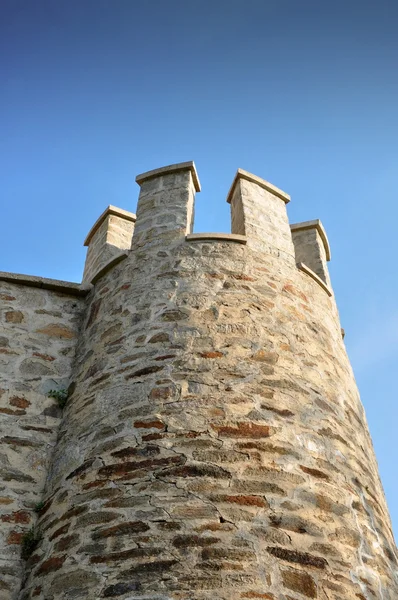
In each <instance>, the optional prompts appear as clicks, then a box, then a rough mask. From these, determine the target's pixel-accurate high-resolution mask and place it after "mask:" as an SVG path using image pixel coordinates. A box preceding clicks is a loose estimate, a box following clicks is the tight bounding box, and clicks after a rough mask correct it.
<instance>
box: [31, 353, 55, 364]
mask: <svg viewBox="0 0 398 600" xmlns="http://www.w3.org/2000/svg"><path fill="white" fill-rule="evenodd" d="M33 356H37V357H38V358H42V359H43V360H46V361H48V362H52V361H53V360H55V357H54V356H50V355H49V354H40V352H33Z"/></svg>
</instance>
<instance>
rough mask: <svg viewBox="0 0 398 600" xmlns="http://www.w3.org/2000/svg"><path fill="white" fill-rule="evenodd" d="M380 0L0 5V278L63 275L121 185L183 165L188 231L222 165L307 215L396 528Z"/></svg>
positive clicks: (391, 70) (393, 211) (220, 204)
mask: <svg viewBox="0 0 398 600" xmlns="http://www.w3.org/2000/svg"><path fill="white" fill-rule="evenodd" d="M397 27H398V3H397V2H396V0H391V1H386V0H374V1H367V0H345V1H344V2H343V1H342V0H333V1H330V2H326V1H322V0H321V1H320V0H300V1H299V0H239V1H236V0H212V1H208V0H200V1H198V2H194V1H193V0H192V1H190V0H167V1H166V0H148V1H146V0H141V1H139V0H34V1H32V0H2V1H1V3H0V165H1V184H0V195H1V221H2V228H1V237H0V270H4V271H14V272H19V273H28V274H37V275H43V276H47V277H54V278H58V279H66V280H72V281H79V280H80V278H81V274H82V269H83V262H84V256H85V250H84V248H83V246H82V243H83V240H84V238H85V235H86V234H87V232H88V230H89V229H90V227H91V225H92V224H93V223H94V221H95V219H96V218H97V217H98V216H99V214H100V213H101V212H102V210H103V209H104V208H105V207H106V206H107V205H108V204H115V205H117V206H120V207H122V208H125V209H127V210H132V211H134V210H135V207H136V201H137V196H138V187H137V186H136V184H135V183H134V178H135V175H136V174H138V173H141V172H143V171H146V170H148V169H152V168H157V167H160V166H163V165H167V164H170V163H175V162H180V161H186V160H195V162H196V164H197V167H198V171H199V176H200V178H201V181H202V187H203V192H201V194H198V196H197V205H196V213H197V219H196V224H195V230H196V231H200V230H202V231H203V230H205V231H206V230H207V231H228V230H229V213H228V206H227V204H226V203H225V196H226V193H227V190H228V188H229V186H230V184H231V181H232V178H233V175H234V172H235V170H236V168H237V167H241V168H244V169H247V170H248V171H251V172H253V173H255V174H257V175H259V176H261V177H264V178H265V179H267V180H269V181H271V182H272V183H274V184H275V185H277V186H278V187H281V188H282V189H283V190H285V191H287V192H288V193H290V194H291V196H292V202H291V203H290V205H289V214H290V219H291V222H297V221H304V220H308V219H314V218H320V219H321V220H322V221H323V223H324V225H325V227H326V230H327V232H328V235H329V239H330V242H331V247H332V263H331V265H330V270H331V275H332V281H333V285H334V289H335V292H336V296H337V300H338V304H339V308H340V313H341V320H342V325H343V327H345V329H346V332H347V337H346V341H347V346H348V350H349V353H350V356H351V359H352V362H353V366H354V369H355V372H356V376H357V380H358V384H359V387H360V390H361V394H362V399H363V402H364V404H365V408H366V411H367V415H368V420H369V424H370V429H371V433H372V436H373V440H374V444H375V448H376V453H377V457H378V460H379V464H380V472H381V476H382V480H383V483H384V487H385V490H386V494H387V498H388V502H389V506H390V510H391V514H392V517H393V521H394V523H395V529H396V531H398V478H397V469H396V465H397V462H398V443H397V434H396V430H397V425H396V423H397V422H398V406H397V399H398V398H397V382H396V379H395V375H396V373H397V372H398V352H397V348H398V306H397V301H396V298H397V296H398V278H397V268H396V256H397V254H398V236H397V221H398V208H397V200H398V193H397V187H398V181H397V180H398V177H397V175H398V168H397V165H398V68H397V64H398V41H397V37H398V36H397Z"/></svg>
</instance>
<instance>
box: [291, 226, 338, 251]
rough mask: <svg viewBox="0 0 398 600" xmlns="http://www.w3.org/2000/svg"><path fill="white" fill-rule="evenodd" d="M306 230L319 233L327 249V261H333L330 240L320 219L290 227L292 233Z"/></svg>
mask: <svg viewBox="0 0 398 600" xmlns="http://www.w3.org/2000/svg"><path fill="white" fill-rule="evenodd" d="M305 229H316V230H317V231H318V233H319V235H320V237H321V240H322V242H323V246H324V248H325V252H326V260H327V261H329V260H330V259H331V253H330V246H329V240H328V236H327V235H326V231H325V228H324V226H323V225H322V222H321V221H320V220H319V219H314V220H313V221H303V222H302V223H293V225H290V230H291V231H304V230H305Z"/></svg>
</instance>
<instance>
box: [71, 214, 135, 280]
mask: <svg viewBox="0 0 398 600" xmlns="http://www.w3.org/2000/svg"><path fill="white" fill-rule="evenodd" d="M135 221H136V216H135V214H133V213H131V212H128V211H127V210H123V209H121V208H116V206H112V205H109V206H108V208H106V209H105V210H104V212H103V213H102V215H101V216H100V217H99V218H98V219H97V220H96V222H95V223H94V225H93V226H92V228H91V229H90V231H89V233H88V235H87V237H86V239H85V240H84V245H85V246H88V250H87V257H86V264H85V266H84V274H83V281H84V282H86V283H91V282H92V281H93V279H94V278H95V276H96V275H97V274H98V273H99V272H100V271H101V270H102V269H103V268H104V267H105V266H106V265H107V264H109V263H110V262H111V261H113V260H114V259H115V258H117V257H118V256H120V255H121V254H122V253H123V251H126V250H129V249H130V246H131V239H132V237H133V232H134V224H135Z"/></svg>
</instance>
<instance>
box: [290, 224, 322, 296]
mask: <svg viewBox="0 0 398 600" xmlns="http://www.w3.org/2000/svg"><path fill="white" fill-rule="evenodd" d="M290 229H291V232H292V236H293V243H294V248H295V252H296V262H297V263H304V264H305V265H307V266H308V267H309V268H310V269H312V271H314V272H315V273H316V274H317V275H318V277H320V278H321V279H322V280H323V281H324V283H326V285H327V286H330V277H329V270H328V266H327V264H326V263H327V262H328V261H330V258H331V254H330V246H329V241H328V238H327V235H326V231H325V229H324V227H323V225H322V223H321V221H320V220H319V219H316V220H314V221H305V222H303V223H295V224H294V225H291V226H290Z"/></svg>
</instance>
